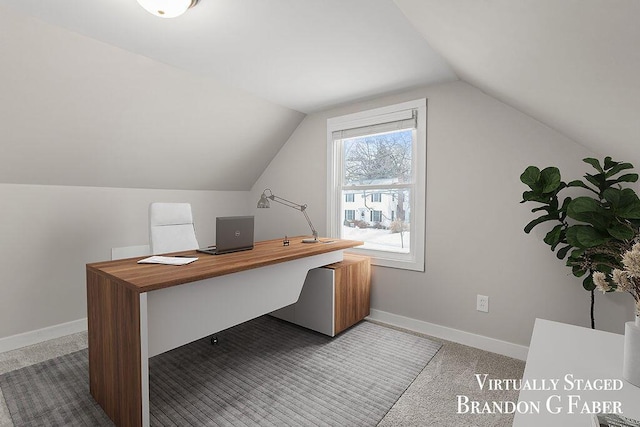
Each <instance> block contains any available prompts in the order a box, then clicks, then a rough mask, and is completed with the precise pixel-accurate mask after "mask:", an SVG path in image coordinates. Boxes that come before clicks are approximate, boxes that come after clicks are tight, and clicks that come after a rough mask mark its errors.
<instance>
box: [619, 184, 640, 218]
mask: <svg viewBox="0 0 640 427" xmlns="http://www.w3.org/2000/svg"><path fill="white" fill-rule="evenodd" d="M619 194H620V199H619V202H618V206H617V207H616V214H617V215H618V216H620V217H622V218H625V219H640V199H638V195H637V194H636V192H635V191H633V190H632V189H630V188H624V189H622V190H619Z"/></svg>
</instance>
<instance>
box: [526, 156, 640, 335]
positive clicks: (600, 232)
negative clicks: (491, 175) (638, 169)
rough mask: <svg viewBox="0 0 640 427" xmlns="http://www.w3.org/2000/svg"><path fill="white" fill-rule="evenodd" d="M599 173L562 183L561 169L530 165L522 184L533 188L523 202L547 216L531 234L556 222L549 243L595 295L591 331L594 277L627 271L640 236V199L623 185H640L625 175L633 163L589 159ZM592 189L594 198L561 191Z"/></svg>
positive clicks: (633, 175) (537, 220) (634, 177)
mask: <svg viewBox="0 0 640 427" xmlns="http://www.w3.org/2000/svg"><path fill="white" fill-rule="evenodd" d="M583 161H584V162H585V163H588V164H590V165H591V166H592V167H593V168H594V169H595V173H587V174H585V175H584V179H585V181H586V182H585V181H582V180H574V181H571V182H569V183H565V182H563V181H562V178H561V175H560V171H559V170H558V168H556V167H553V166H551V167H547V168H544V169H542V170H540V169H539V168H537V167H536V166H529V167H527V168H526V169H525V171H524V172H523V173H522V175H520V181H522V182H523V183H524V184H525V185H527V186H528V187H529V190H528V191H525V192H524V193H523V194H522V201H521V203H525V202H536V203H538V204H539V206H537V207H535V208H533V209H532V210H531V212H534V213H537V212H541V213H542V215H541V216H539V217H537V218H535V219H534V220H532V221H531V222H529V223H528V224H527V225H526V226H525V228H524V231H525V233H529V232H531V230H532V229H533V228H534V227H536V226H537V225H539V224H542V223H544V222H548V221H551V222H552V223H555V226H554V227H553V228H552V229H551V230H550V231H549V232H548V233H547V234H546V236H545V237H544V239H543V240H544V242H545V243H546V244H548V245H549V246H550V247H551V250H552V251H554V252H555V253H556V256H557V258H558V259H560V260H563V259H565V258H566V265H567V266H568V267H570V268H571V270H572V272H573V274H574V275H575V276H576V277H583V276H584V279H583V281H582V285H583V287H584V288H585V289H586V290H587V291H590V292H591V327H592V328H595V318H594V301H595V299H594V293H593V291H594V289H595V287H596V285H595V283H594V281H593V276H592V273H593V272H595V271H600V272H602V273H605V274H611V273H612V272H613V270H615V269H622V268H623V266H622V257H623V254H624V253H626V252H627V251H629V250H630V249H631V248H632V246H633V244H634V242H635V240H636V239H637V238H638V236H639V235H640V199H638V196H637V194H636V192H635V191H634V190H632V189H630V188H623V187H622V184H625V183H633V182H636V181H638V174H636V173H623V172H624V171H627V170H629V169H633V165H632V164H631V163H623V162H615V161H613V160H612V159H611V157H606V158H605V159H604V162H603V163H602V164H601V163H600V162H599V161H598V160H597V159H594V158H586V159H583ZM572 187H573V188H582V189H585V190H588V192H589V193H587V194H588V195H584V196H579V197H575V198H572V197H570V196H566V197H562V198H561V196H560V193H563V195H564V193H565V192H566V190H567V189H569V188H572Z"/></svg>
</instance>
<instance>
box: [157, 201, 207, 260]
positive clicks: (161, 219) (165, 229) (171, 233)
mask: <svg viewBox="0 0 640 427" xmlns="http://www.w3.org/2000/svg"><path fill="white" fill-rule="evenodd" d="M149 246H150V247H151V253H152V254H153V255H157V254H162V253H166V252H178V251H187V250H191V249H198V248H199V246H198V240H197V239H196V231H195V227H194V225H193V216H192V214H191V205H190V204H189V203H158V202H156V203H151V204H150V205H149Z"/></svg>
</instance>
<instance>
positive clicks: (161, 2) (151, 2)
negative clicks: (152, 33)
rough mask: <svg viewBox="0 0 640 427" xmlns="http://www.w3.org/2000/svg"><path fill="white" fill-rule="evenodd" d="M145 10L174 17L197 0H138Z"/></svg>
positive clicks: (166, 16)
mask: <svg viewBox="0 0 640 427" xmlns="http://www.w3.org/2000/svg"><path fill="white" fill-rule="evenodd" d="M138 3H139V4H140V6H142V7H143V8H144V9H145V10H146V11H147V12H149V13H151V14H153V15H156V16H159V17H161V18H175V17H176V16H180V15H182V14H183V13H185V12H186V11H187V9H189V8H190V7H193V6H195V4H196V3H198V0H138Z"/></svg>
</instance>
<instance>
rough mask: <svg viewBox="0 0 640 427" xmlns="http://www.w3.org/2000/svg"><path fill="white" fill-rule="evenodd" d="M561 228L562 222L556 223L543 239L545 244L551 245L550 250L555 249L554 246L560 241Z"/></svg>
mask: <svg viewBox="0 0 640 427" xmlns="http://www.w3.org/2000/svg"><path fill="white" fill-rule="evenodd" d="M562 228H563V225H562V224H559V225H556V226H555V227H553V229H552V230H551V231H549V232H548V233H547V235H546V236H545V237H544V239H543V240H544V242H545V243H546V244H547V245H549V246H551V250H552V251H554V250H555V249H556V246H558V243H560V240H561V239H562Z"/></svg>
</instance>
